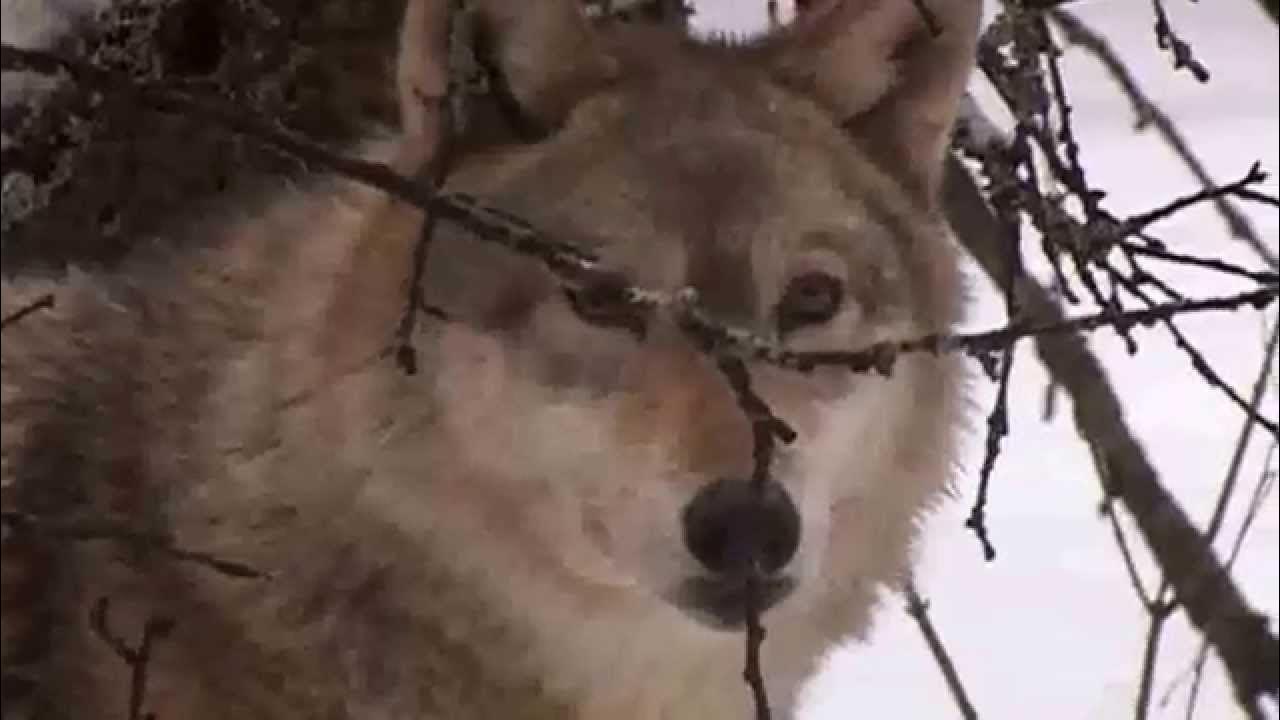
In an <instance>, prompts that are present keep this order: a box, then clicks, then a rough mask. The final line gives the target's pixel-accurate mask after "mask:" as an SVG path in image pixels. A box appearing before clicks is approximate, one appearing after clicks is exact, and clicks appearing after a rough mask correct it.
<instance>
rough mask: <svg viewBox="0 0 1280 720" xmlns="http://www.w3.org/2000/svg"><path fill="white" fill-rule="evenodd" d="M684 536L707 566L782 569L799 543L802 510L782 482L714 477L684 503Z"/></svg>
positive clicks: (724, 570) (720, 570)
mask: <svg viewBox="0 0 1280 720" xmlns="http://www.w3.org/2000/svg"><path fill="white" fill-rule="evenodd" d="M683 523H684V542H685V545H687V546H688V547H689V552H691V553H693V556H694V557H696V558H698V561H699V562H701V563H702V564H703V566H705V567H706V568H707V569H708V570H710V571H712V572H716V573H726V574H745V573H746V571H747V569H748V568H750V567H752V566H753V565H755V566H756V567H758V568H759V569H760V570H762V571H764V572H766V573H772V572H776V571H778V570H780V569H782V566H784V565H786V564H787V562H789V561H790V560H791V558H792V556H794V555H795V554H796V547H797V546H798V545H799V544H800V514H799V513H798V512H796V506H795V503H793V502H791V497H790V496H788V495H787V491H786V490H784V489H783V488H782V486H781V485H779V484H777V483H774V482H770V483H766V484H765V485H764V486H763V487H761V488H756V487H753V486H752V484H751V483H750V482H749V481H747V480H729V479H721V480H717V481H715V482H713V483H711V484H710V485H707V486H706V487H704V488H702V489H701V490H699V491H698V494H697V495H695V496H694V498H693V500H691V501H690V502H689V504H688V505H686V506H685V509H684V517H683Z"/></svg>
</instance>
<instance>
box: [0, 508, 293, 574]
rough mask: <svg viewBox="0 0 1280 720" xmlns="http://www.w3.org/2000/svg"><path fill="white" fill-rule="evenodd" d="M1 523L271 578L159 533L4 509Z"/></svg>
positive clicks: (102, 521) (16, 527)
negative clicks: (186, 547) (138, 549)
mask: <svg viewBox="0 0 1280 720" xmlns="http://www.w3.org/2000/svg"><path fill="white" fill-rule="evenodd" d="M0 521H2V522H3V523H4V524H5V525H7V526H9V527H10V528H11V529H12V530H13V531H14V532H36V533H42V534H45V535H49V536H52V537H59V538H65V539H68V540H76V541H83V542H91V541H97V540H110V541H113V542H119V543H124V544H127V545H130V546H132V547H138V548H143V549H145V550H152V551H156V552H159V553H161V554H164V555H168V556H169V557H172V558H174V559H177V560H181V561H183V562H190V563H194V564H196V565H200V566H203V567H206V568H208V569H210V570H213V571H215V572H217V573H219V574H221V575H226V576H228V577H233V578H243V579H266V578H269V577H270V575H269V574H267V573H265V572H263V571H261V570H257V569H255V568H253V567H251V566H249V565H246V564H245V563H242V562H237V561H234V560H224V559H222V558H219V557H216V556H214V555H212V554H210V553H206V552H200V551H197V550H186V549H184V548H180V547H178V546H176V545H175V544H174V542H173V540H172V539H171V538H169V537H166V536H165V535H162V534H160V533H156V532H148V531H143V530H137V529H134V528H130V527H127V526H125V525H122V524H119V523H115V522H111V521H108V520H93V519H80V518H70V519H63V518H58V519H54V518H44V517H38V516H35V515H31V514H29V513H24V512H17V511H11V510H5V511H4V512H3V513H0Z"/></svg>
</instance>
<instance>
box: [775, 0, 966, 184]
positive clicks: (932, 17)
mask: <svg viewBox="0 0 1280 720" xmlns="http://www.w3.org/2000/svg"><path fill="white" fill-rule="evenodd" d="M981 14H982V0H826V2H817V3H810V7H809V8H808V9H806V10H805V11H804V12H803V13H802V14H801V15H800V17H798V18H797V19H796V21H795V23H794V24H793V25H792V26H791V27H790V28H788V30H787V31H786V34H785V36H784V37H782V38H779V41H778V45H776V46H774V48H775V50H774V51H775V52H776V53H777V54H776V55H775V56H774V59H773V61H774V65H775V67H776V68H777V70H778V72H779V73H780V75H781V77H782V78H783V80H784V81H785V82H786V83H788V84H790V85H793V86H797V87H799V88H801V89H803V90H804V91H806V92H808V93H810V94H812V95H813V96H814V97H816V98H817V99H818V100H819V101H820V102H823V103H824V104H826V105H827V106H828V107H829V108H830V109H831V111H832V112H833V113H835V114H836V115H837V117H839V118H841V119H842V120H843V123H844V125H845V127H846V128H847V129H848V130H849V131H850V133H851V135H852V136H853V137H854V138H855V139H856V140H858V141H859V142H860V143H862V145H863V146H864V147H865V148H866V151H867V152H868V153H870V154H871V155H872V156H873V157H874V158H875V159H876V160H877V161H879V162H881V163H883V164H885V165H886V167H887V168H889V169H890V170H891V172H892V174H893V175H895V176H898V177H904V176H905V177H906V178H908V183H909V185H910V186H911V187H909V189H910V190H911V191H913V192H917V193H922V194H923V195H922V196H923V197H924V198H926V199H931V198H932V197H933V195H934V192H935V191H936V189H937V187H938V183H939V181H940V178H941V176H942V158H943V153H944V152H945V151H946V147H947V142H948V140H949V136H950V131H951V125H952V122H953V121H954V119H955V113H956V106H957V103H958V101H959V99H960V96H961V94H962V93H963V92H964V87H965V84H966V82H967V81H968V78H969V73H970V71H971V70H972V68H973V65H974V48H975V43H976V39H977V34H978V25H979V21H980V19H981Z"/></svg>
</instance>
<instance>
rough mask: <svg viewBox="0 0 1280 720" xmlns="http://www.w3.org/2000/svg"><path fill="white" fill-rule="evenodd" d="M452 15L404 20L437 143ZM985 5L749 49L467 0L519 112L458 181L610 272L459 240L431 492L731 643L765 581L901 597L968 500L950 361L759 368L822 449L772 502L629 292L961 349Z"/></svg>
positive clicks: (894, 5) (799, 446) (820, 334)
mask: <svg viewBox="0 0 1280 720" xmlns="http://www.w3.org/2000/svg"><path fill="white" fill-rule="evenodd" d="M446 4H447V3H445V2H444V0H439V1H438V2H430V1H428V0H421V1H419V2H414V3H411V5H410V10H409V12H408V14H407V20H406V30H405V34H404V41H403V47H402V59H401V68H400V78H401V91H402V95H403V108H404V119H405V126H406V130H407V132H408V134H409V137H410V139H409V141H408V142H409V143H413V142H417V141H422V139H423V138H424V137H426V138H428V142H429V140H430V138H429V136H430V135H431V134H432V133H433V132H434V131H435V130H434V128H435V122H436V116H434V115H433V114H432V113H431V111H430V101H431V98H432V97H433V96H434V95H437V94H438V91H439V90H441V89H442V88H443V84H444V83H443V77H444V75H443V69H444V67H445V66H446V62H445V60H444V58H445V53H444V50H443V48H444V46H445V43H444V37H445V35H444V27H445V24H444V23H443V22H442V17H443V9H442V8H443V7H444V6H445V5H446ZM979 4H980V3H979V2H977V0H925V2H924V5H925V6H927V12H928V13H929V14H931V16H932V18H931V21H932V22H931V21H929V20H926V19H925V18H924V16H923V15H922V12H921V9H920V8H919V7H918V5H919V3H914V2H912V1H911V0H856V1H855V0H850V1H848V2H842V3H834V4H831V5H830V6H829V7H826V8H819V9H816V10H813V11H811V12H809V13H808V14H806V15H805V16H804V17H802V18H801V19H800V20H799V21H798V22H797V23H796V24H794V25H793V26H792V27H789V28H787V29H786V30H784V31H782V32H780V33H778V34H776V35H775V36H774V37H770V38H766V39H763V40H761V41H758V42H754V43H750V44H745V45H741V46H735V45H729V44H724V43H715V42H711V43H706V42H699V41H695V40H692V39H689V38H686V37H684V36H681V35H679V34H677V33H676V32H675V31H672V30H665V29H660V28H653V27H632V26H625V25H619V24H603V23H593V22H592V21H590V20H588V19H587V18H586V17H585V16H584V15H583V14H582V12H581V11H580V9H579V7H578V4H577V3H575V2H573V0H539V1H537V2H506V1H503V0H483V1H480V2H474V3H471V5H472V6H473V12H474V15H473V16H472V19H473V20H474V22H475V27H476V28H477V30H478V33H479V39H480V42H479V43H478V47H479V49H480V55H481V58H482V59H483V60H484V61H485V62H487V63H488V64H489V65H491V68H492V70H493V73H494V74H493V80H494V85H495V92H496V95H497V96H498V98H499V102H498V103H497V106H496V107H497V111H496V113H495V114H494V115H493V116H492V117H490V118H488V119H482V120H483V122H481V121H477V126H479V125H483V126H484V136H483V137H480V136H473V137H469V138H463V144H464V145H465V146H466V147H467V148H468V151H467V154H466V156H465V157H463V158H462V159H461V160H460V161H459V163H458V167H457V169H456V172H455V173H454V174H453V176H452V178H451V180H450V181H449V182H450V186H451V188H454V189H459V190H463V191H466V192H469V193H472V194H476V195H479V196H481V197H483V198H484V199H485V200H486V202H488V203H490V204H492V205H495V206H498V207H501V208H503V209H505V210H508V211H510V212H512V213H514V214H516V215H518V216H520V217H522V218H524V219H526V220H528V221H529V222H531V223H532V224H533V225H534V226H536V227H538V228H539V229H541V230H542V231H544V232H545V233H546V234H547V235H548V236H550V237H554V238H556V239H559V240H564V241H569V242H573V243H577V244H579V245H580V246H581V247H583V248H585V249H587V250H589V251H591V252H592V253H594V254H595V255H596V256H597V257H599V258H600V260H601V262H602V263H603V266H604V267H606V268H608V270H609V275H610V277H611V278H613V279H612V280H611V281H610V282H606V283H603V284H601V286H600V287H594V286H591V285H590V284H588V286H587V287H585V288H579V289H576V290H573V291H566V290H565V289H563V287H562V285H561V284H560V283H559V282H557V280H556V278H555V276H554V275H552V274H551V273H550V272H549V271H547V270H546V269H545V268H543V267H542V266H541V265H539V264H538V263H537V262H536V261H533V260H530V259H528V258H521V257H516V256H514V255H512V254H509V253H507V252H505V251H503V250H500V249H495V248H493V247H491V246H486V245H485V244H483V243H477V242H475V240H474V239H469V238H466V237H464V236H463V235H462V234H461V233H459V232H453V233H450V232H447V231H446V232H441V233H440V234H439V236H438V237H437V239H436V241H435V243H434V245H433V246H432V248H431V251H430V256H429V258H428V262H427V275H426V292H427V295H428V300H429V301H430V302H432V303H435V304H438V305H440V306H443V307H444V308H445V309H446V310H447V311H448V312H450V313H452V314H453V315H454V316H455V319H454V321H452V322H450V323H448V324H446V325H444V326H443V327H442V328H441V329H440V330H439V336H438V342H437V343H436V344H435V350H434V352H436V353H438V358H437V361H436V362H435V364H434V367H435V368H436V370H435V375H434V382H435V390H434V392H435V393H436V394H437V396H438V398H439V401H440V403H439V405H440V408H441V413H442V417H443V423H444V425H445V426H446V427H447V429H448V430H447V432H448V433H449V438H450V439H449V443H448V446H449V448H450V453H454V454H456V457H457V458H458V460H459V462H458V463H457V464H456V465H455V466H452V467H453V468H461V469H456V470H455V469H451V470H450V471H449V473H448V474H449V477H447V478H446V477H437V478H434V479H433V482H435V483H437V486H438V487H439V488H440V489H441V490H440V492H441V496H440V497H442V498H443V497H446V495H447V496H448V497H449V498H452V499H453V500H451V501H456V502H458V505H457V506H456V507H457V510H458V512H460V513H467V512H472V513H477V514H480V515H483V516H484V517H483V522H484V523H485V524H486V525H487V526H488V527H491V528H492V531H493V532H494V533H495V534H501V535H502V536H504V537H506V538H509V539H512V540H515V542H512V547H511V549H510V552H511V553H512V554H513V555H516V556H519V557H521V558H524V561H525V562H527V563H528V564H529V565H530V566H533V565H540V564H546V565H547V566H548V567H552V568H554V571H555V572H556V573H563V574H565V575H566V576H569V577H572V578H573V579H574V580H575V582H576V583H577V585H578V586H579V587H581V588H582V593H583V597H587V596H589V595H591V594H592V592H593V589H594V591H598V592H600V593H609V594H616V593H619V592H621V593H623V594H625V595H627V596H629V597H632V598H636V599H642V600H645V601H648V600H657V601H659V604H660V605H664V606H674V607H677V608H679V609H680V610H682V611H683V612H685V613H686V614H688V615H690V616H692V617H694V618H697V619H698V620H700V621H702V622H703V623H704V624H708V625H711V626H718V627H731V626H735V625H736V624H738V623H739V622H740V621H741V619H742V617H743V587H744V578H745V576H746V574H747V573H748V571H749V570H750V569H751V568H752V567H754V569H755V571H762V572H763V573H764V574H765V576H766V580H765V589H766V593H765V594H766V597H765V599H766V601H767V602H768V603H770V604H776V603H778V602H779V601H782V600H783V599H784V598H787V597H792V598H793V600H791V601H789V602H787V603H784V604H782V605H781V606H780V609H779V610H777V611H776V612H778V613H788V612H791V611H792V610H791V609H792V608H794V609H796V610H803V609H804V608H805V607H806V606H807V605H809V604H812V602H814V601H815V600H814V599H815V598H819V597H821V596H822V595H823V592H822V591H823V590H824V589H831V588H841V587H844V588H854V587H855V586H857V587H858V588H863V589H865V588H864V587H863V586H866V585H874V584H875V583H877V582H883V581H887V580H891V579H893V576H894V575H895V574H896V573H898V572H900V571H901V570H902V563H903V562H904V558H905V555H906V552H907V546H908V545H909V541H910V537H911V535H912V525H913V523H914V520H915V518H916V517H917V516H918V513H919V511H920V510H921V509H922V508H923V506H924V505H925V504H926V503H927V501H928V499H929V498H930V497H931V496H933V495H935V494H936V493H937V492H938V491H939V490H940V489H941V488H942V487H943V486H944V484H945V475H946V472H947V466H948V463H949V462H950V452H951V439H950V438H951V435H952V433H953V431H954V427H955V423H956V410H955V406H956V397H955V396H956V394H957V389H956V388H957V385H958V380H957V379H956V373H955V368H954V367H953V366H952V365H951V364H950V363H949V362H948V361H946V360H939V359H935V358H911V359H904V360H903V361H901V362H900V363H899V364H898V366H897V367H896V369H895V371H894V372H893V374H892V375H891V376H890V377H887V378H886V377H880V376H861V375H858V376H855V375H852V374H850V373H848V372H846V371H842V370H839V369H830V368H828V369H819V370H816V371H814V372H812V373H809V374H799V373H793V372H788V371H784V370H781V369H777V368H772V367H766V366H752V367H750V373H751V375H752V380H753V385H754V388H755V389H756V391H757V392H758V393H759V395H760V396H761V397H762V398H763V399H764V400H765V401H766V402H767V403H768V404H769V405H770V407H771V408H772V409H773V410H774V412H775V413H776V414H777V415H778V416H779V417H781V418H783V419H784V420H785V421H787V422H788V423H790V424H791V425H792V427H794V429H795V430H796V431H797V432H798V438H797V439H796V441H795V442H794V443H793V444H791V445H790V446H786V447H779V450H778V452H777V454H776V456H775V458H774V461H773V466H772V468H771V470H772V472H771V475H772V478H773V480H774V483H773V484H772V485H771V486H769V487H768V488H767V489H766V491H765V494H764V496H763V498H761V497H759V496H757V495H754V494H753V493H752V492H751V491H750V490H749V486H748V478H749V477H750V475H751V472H752V468H753V455H752V447H753V438H752V431H751V425H750V422H749V421H748V419H747V418H746V417H745V416H744V413H743V411H742V409H741V408H740V407H739V404H738V402H737V401H736V400H735V396H734V393H733V391H732V389H731V387H730V385H729V383H728V382H727V381H726V378H725V376H724V374H723V373H722V372H721V371H720V370H719V369H718V368H717V366H716V363H715V361H714V359H712V358H710V357H708V356H706V355H704V354H703V353H701V352H700V351H699V350H698V348H697V347H696V344H695V343H694V342H693V341H692V340H691V339H690V338H689V337H688V336H687V335H686V334H685V333H684V332H682V331H681V329H680V328H678V327H677V326H676V323H675V322H674V321H673V320H672V318H670V317H666V316H663V315H662V314H658V313H646V312H643V311H638V310H636V309H635V308H634V307H631V306H629V305H626V304H624V303H620V302H618V297H619V296H618V293H617V292H616V287H615V286H614V285H612V284H611V283H627V284H633V285H635V286H638V287H641V288H647V289H652V290H657V291H662V292H667V293H675V292H677V291H679V290H681V289H684V288H692V289H693V290H695V291H696V293H697V297H698V298H699V301H700V303H701V306H702V308H703V309H704V310H705V311H706V312H707V313H708V314H710V315H711V316H713V317H714V318H716V319H718V320H720V321H723V322H725V323H727V324H731V325H733V326H736V327H739V328H745V329H748V330H750V331H752V332H754V333H756V334H758V335H759V336H762V337H765V338H769V339H771V340H773V341H776V342H777V343H780V344H783V345H785V346H787V347H790V348H795V349H855V348H861V347H865V346H867V345H869V344H870V343H873V342H876V341H879V340H886V339H894V338H908V337H914V336H917V335H919V334H923V333H929V332H935V331H942V330H945V329H947V328H948V327H949V326H950V325H951V324H952V323H953V322H954V321H955V320H956V319H957V316H958V314H959V305H960V284H959V280H958V271H957V268H956V259H955V257H954V255H953V254H952V251H951V249H950V247H949V245H948V242H949V241H948V238H947V234H946V232H945V230H944V229H943V226H942V224H941V222H940V220H939V219H938V217H937V213H936V208H935V203H934V195H935V192H936V189H937V186H938V183H939V179H940V175H941V163H942V158H943V153H944V151H945V146H946V144H947V140H948V133H949V130H950V127H951V124H952V120H953V115H954V112H955V106H956V102H957V99H958V97H959V95H960V94H961V92H962V89H963V85H964V83H965V80H966V78H967V75H968V72H969V69H970V67H971V55H972V50H973V41H974V36H975V33H976V28H977V22H978V10H979ZM933 23H936V26H937V33H936V34H934V33H933V32H932V31H931V24H933ZM495 118H496V119H495ZM448 488H452V490H449V489H448ZM805 598H809V600H808V601H806V600H805Z"/></svg>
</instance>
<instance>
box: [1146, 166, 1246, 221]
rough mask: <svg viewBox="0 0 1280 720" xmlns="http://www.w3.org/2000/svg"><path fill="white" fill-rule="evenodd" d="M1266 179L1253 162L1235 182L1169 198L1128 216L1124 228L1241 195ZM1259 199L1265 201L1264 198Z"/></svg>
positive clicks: (1162, 218) (1159, 219)
mask: <svg viewBox="0 0 1280 720" xmlns="http://www.w3.org/2000/svg"><path fill="white" fill-rule="evenodd" d="M1266 180H1267V174H1266V173H1265V172H1263V171H1262V163H1259V162H1255V163H1254V164H1253V165H1251V166H1250V167H1249V171H1248V172H1246V173H1245V174H1244V177H1242V178H1240V179H1239V180H1236V181H1235V182H1231V183H1227V184H1226V185H1218V186H1206V187H1205V188H1203V189H1201V190H1199V191H1197V192H1194V193H1191V194H1190V195H1185V196H1183V197H1180V198H1176V199H1174V200H1171V201H1169V202H1168V203H1166V204H1164V205H1161V206H1160V207H1158V208H1155V209H1154V210H1150V211H1148V212H1145V213H1140V214H1138V215H1133V216H1130V217H1129V219H1127V220H1125V221H1124V226H1125V229H1126V230H1127V231H1128V232H1137V231H1139V230H1143V229H1146V228H1147V226H1149V225H1151V224H1153V223H1157V222H1159V221H1161V220H1164V219H1166V218H1168V217H1169V216H1170V215H1173V214H1174V213H1176V212H1178V211H1180V210H1183V209H1185V208H1188V207H1191V206H1192V205H1196V204H1199V203H1202V202H1206V201H1209V200H1217V199H1218V198H1222V197H1227V196H1233V195H1234V196H1236V197H1241V192H1242V191H1244V190H1247V189H1249V186H1250V185H1257V184H1259V183H1263V182H1266ZM1260 198H1267V196H1266V195H1254V196H1252V197H1251V198H1250V199H1254V200H1259V199H1260ZM1261 201H1263V202H1265V200H1261Z"/></svg>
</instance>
